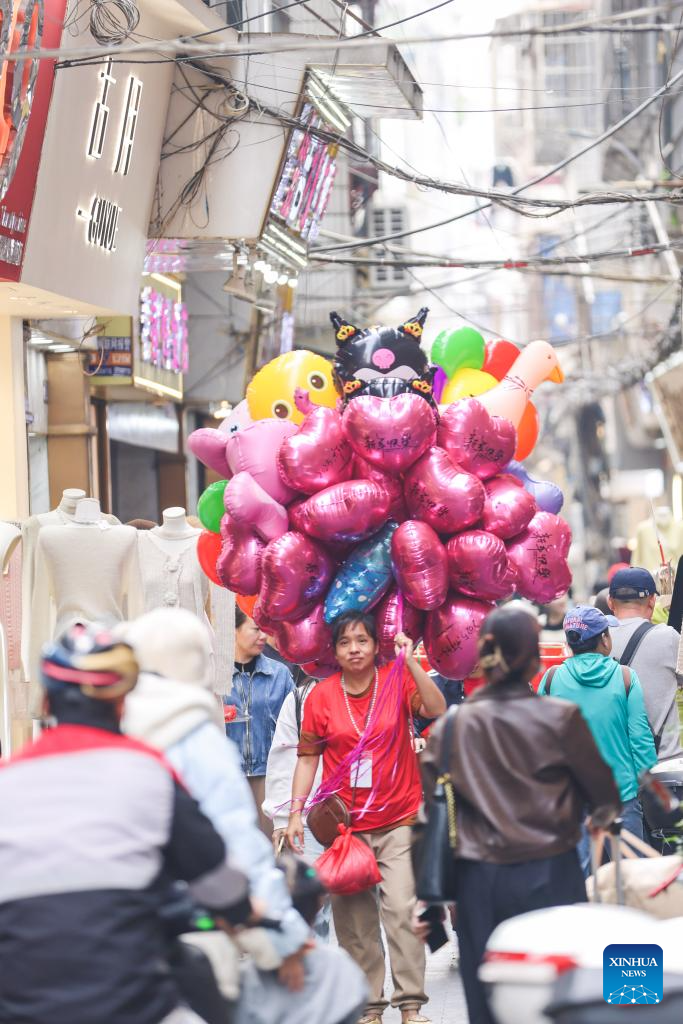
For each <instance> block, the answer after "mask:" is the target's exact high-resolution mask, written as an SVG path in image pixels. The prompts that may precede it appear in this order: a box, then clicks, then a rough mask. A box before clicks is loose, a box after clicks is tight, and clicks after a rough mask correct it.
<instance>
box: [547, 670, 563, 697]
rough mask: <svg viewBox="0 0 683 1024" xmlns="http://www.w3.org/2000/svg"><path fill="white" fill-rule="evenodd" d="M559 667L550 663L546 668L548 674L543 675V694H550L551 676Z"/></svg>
mask: <svg viewBox="0 0 683 1024" xmlns="http://www.w3.org/2000/svg"><path fill="white" fill-rule="evenodd" d="M559 667H560V666H559V665H551V666H550V668H549V669H548V675H547V676H546V677H545V696H546V697H549V696H550V685H551V683H552V681H553V676H554V675H555V673H556V672H557V670H558V668H559Z"/></svg>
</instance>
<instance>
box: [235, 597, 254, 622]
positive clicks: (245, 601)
mask: <svg viewBox="0 0 683 1024" xmlns="http://www.w3.org/2000/svg"><path fill="white" fill-rule="evenodd" d="M257 600H258V594H251V595H250V596H249V597H243V596H242V595H241V594H235V601H236V602H237V607H238V608H239V609H240V611H243V612H244V614H245V615H248V616H249V618H250V619H253V618H254V605H255V604H256V601H257Z"/></svg>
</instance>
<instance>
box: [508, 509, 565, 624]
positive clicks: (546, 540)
mask: <svg viewBox="0 0 683 1024" xmlns="http://www.w3.org/2000/svg"><path fill="white" fill-rule="evenodd" d="M571 541H572V534H571V530H570V529H569V526H568V525H567V523H566V522H565V521H564V519H560V517H559V516H555V515H553V514H552V513H551V512H537V513H536V515H535V516H534V517H533V519H532V520H531V522H530V523H529V525H528V527H527V528H526V530H524V532H523V533H521V534H520V535H519V536H518V537H515V539H514V540H513V541H512V542H511V543H510V544H508V545H507V549H508V556H509V558H510V561H511V562H512V563H513V564H514V566H515V569H516V570H517V592H518V593H519V594H520V595H521V596H522V597H526V598H527V600H529V601H536V602H538V603H539V604H548V602H549V601H554V600H555V599H556V598H558V597H562V595H563V594H566V593H567V591H568V590H569V587H570V586H571V582H572V574H571V571H570V569H569V566H568V565H567V556H568V554H569V547H570V545H571Z"/></svg>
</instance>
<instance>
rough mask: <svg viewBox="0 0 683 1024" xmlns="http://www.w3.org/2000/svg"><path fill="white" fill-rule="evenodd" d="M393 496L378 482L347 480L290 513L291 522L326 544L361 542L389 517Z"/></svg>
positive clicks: (298, 504) (315, 496) (321, 492)
mask: <svg viewBox="0 0 683 1024" xmlns="http://www.w3.org/2000/svg"><path fill="white" fill-rule="evenodd" d="M389 505H390V495H389V492H388V491H387V490H386V489H385V488H384V487H383V486H382V485H381V484H379V483H376V482H375V481H374V480H344V481H343V482H342V483H340V484H334V485H333V486H332V487H326V488H325V490H324V491H319V492H318V494H314V495H313V496H312V497H310V498H308V499H307V500H306V501H303V502H300V503H297V504H296V506H294V507H293V508H292V509H290V522H291V523H292V525H293V526H294V527H295V528H296V529H297V530H300V531H301V532H302V533H306V534H308V535H309V536H311V537H317V538H318V539H319V540H322V541H342V542H344V541H360V540H365V539H366V538H367V537H370V536H372V534H373V533H376V531H377V530H379V528H380V526H382V525H383V524H384V523H385V522H386V520H387V516H388V515H389Z"/></svg>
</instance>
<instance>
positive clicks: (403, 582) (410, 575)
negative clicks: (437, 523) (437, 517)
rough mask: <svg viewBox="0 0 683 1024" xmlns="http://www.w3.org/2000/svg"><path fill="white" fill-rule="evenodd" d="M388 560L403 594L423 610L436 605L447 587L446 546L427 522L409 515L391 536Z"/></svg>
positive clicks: (441, 600) (440, 601) (436, 606)
mask: <svg viewBox="0 0 683 1024" xmlns="http://www.w3.org/2000/svg"><path fill="white" fill-rule="evenodd" d="M391 560H392V563H393V567H394V576H395V577H396V582H397V583H398V585H399V587H400V588H401V590H402V591H403V594H404V595H405V597H406V598H407V600H408V601H410V603H411V604H413V605H415V607H416V608H421V609H422V610H423V611H430V610H431V609H433V608H438V607H439V605H440V604H442V602H443V601H444V599H445V597H446V593H447V591H448V559H447V557H446V549H445V548H444V546H443V544H442V543H441V541H440V540H439V538H438V536H437V534H436V533H435V531H434V530H433V529H432V528H431V526H429V525H428V524H427V523H421V522H419V521H418V520H415V519H409V520H408V521H407V522H406V523H401V525H400V526H399V528H398V529H397V530H396V532H395V533H394V535H393V537H392V538H391Z"/></svg>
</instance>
